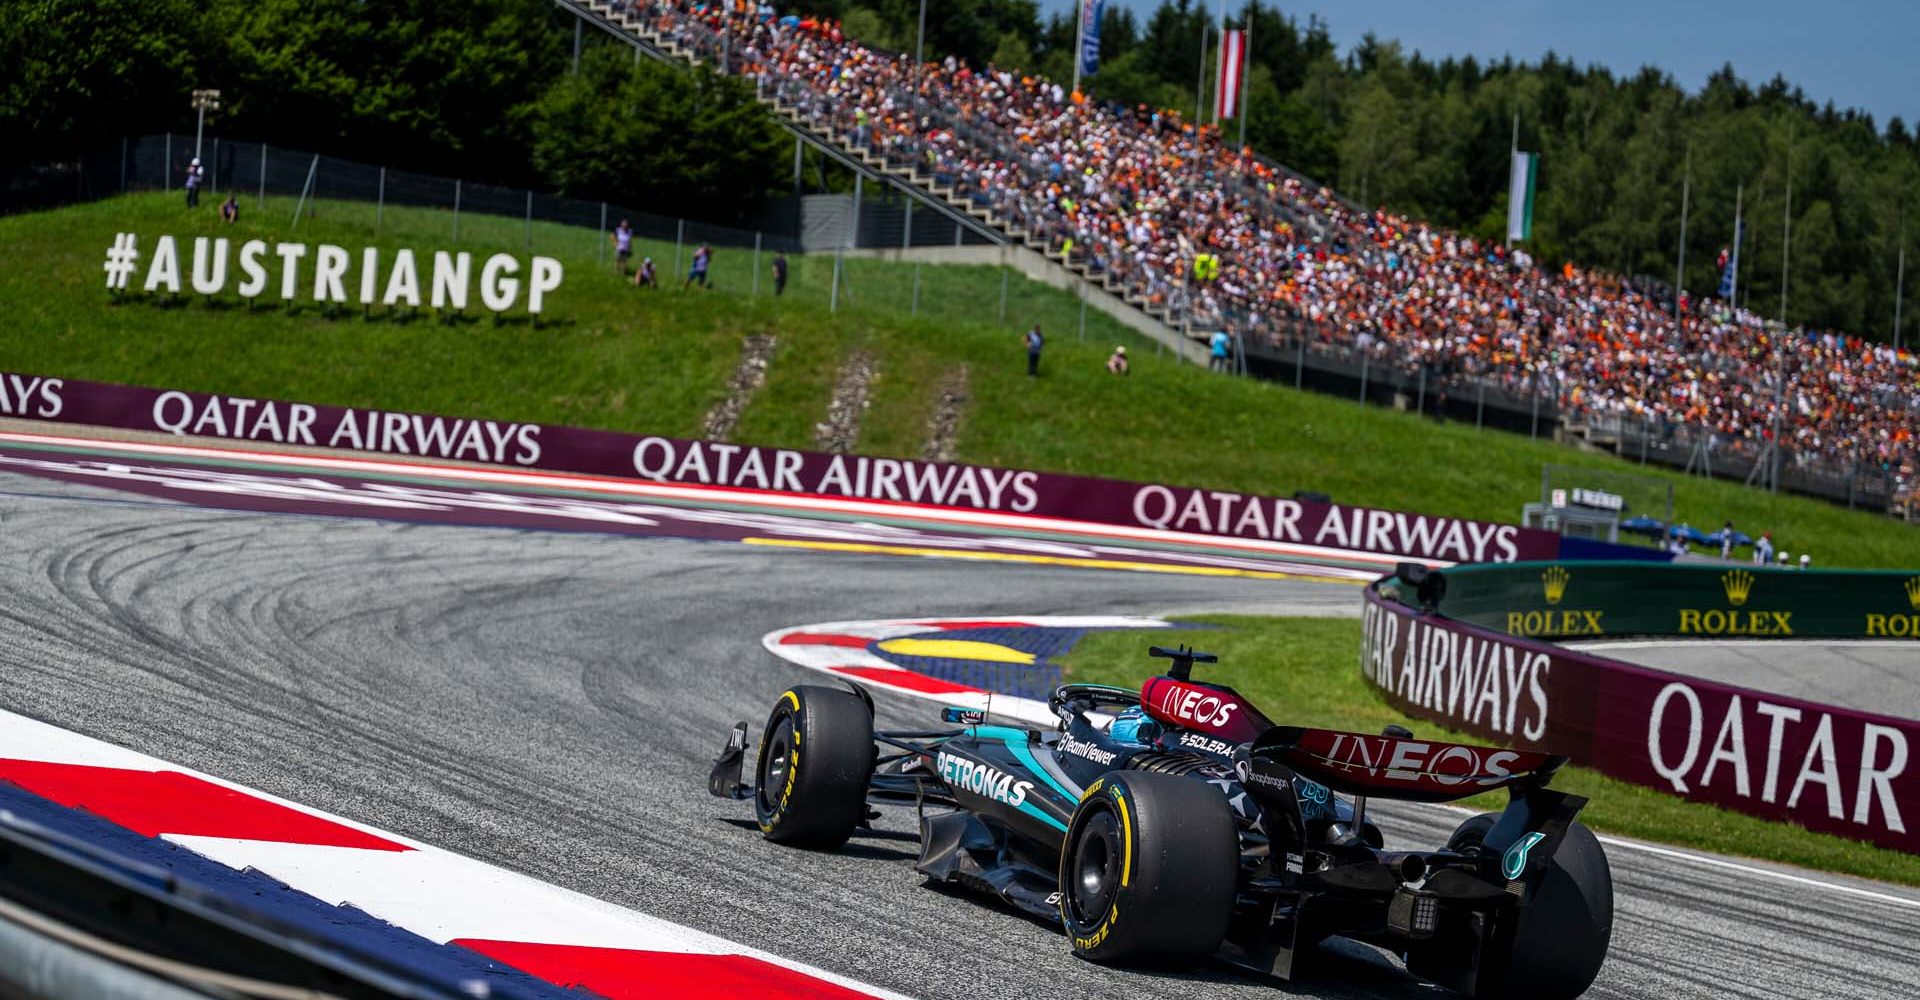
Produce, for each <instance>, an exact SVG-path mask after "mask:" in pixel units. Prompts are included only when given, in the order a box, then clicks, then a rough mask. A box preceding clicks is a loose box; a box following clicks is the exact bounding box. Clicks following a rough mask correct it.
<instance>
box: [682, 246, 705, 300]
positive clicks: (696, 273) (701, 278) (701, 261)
mask: <svg viewBox="0 0 1920 1000" xmlns="http://www.w3.org/2000/svg"><path fill="white" fill-rule="evenodd" d="M712 261H713V248H712V247H710V246H707V245H706V244H705V243H702V244H700V248H699V249H697V250H695V251H694V252H693V270H691V271H688V272H687V280H686V281H685V282H684V283H682V284H681V285H680V290H681V291H683V292H684V291H686V290H687V289H688V288H690V287H692V286H693V285H694V284H696V283H697V284H699V286H700V287H701V288H705V287H707V265H708V264H709V263H711V262H712Z"/></svg>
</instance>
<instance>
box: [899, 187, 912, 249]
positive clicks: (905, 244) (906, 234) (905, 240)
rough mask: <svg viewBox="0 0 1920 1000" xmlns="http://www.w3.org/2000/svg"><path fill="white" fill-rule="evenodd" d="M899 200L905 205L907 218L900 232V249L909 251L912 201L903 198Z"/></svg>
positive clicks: (910, 247)
mask: <svg viewBox="0 0 1920 1000" xmlns="http://www.w3.org/2000/svg"><path fill="white" fill-rule="evenodd" d="M901 200H902V201H904V202H905V203H906V206H907V216H906V222H905V223H904V225H903V228H902V229H901V232H900V249H902V250H909V249H912V247H913V199H912V198H906V197H903V198H902V199H901Z"/></svg>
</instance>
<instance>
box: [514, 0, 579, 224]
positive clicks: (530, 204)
mask: <svg viewBox="0 0 1920 1000" xmlns="http://www.w3.org/2000/svg"><path fill="white" fill-rule="evenodd" d="M573 23H574V26H575V27H579V25H580V22H579V21H577V20H576V21H574V22H573ZM527 252H528V253H532V252H533V189H532V188H528V189H527Z"/></svg>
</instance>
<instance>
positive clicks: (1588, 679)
mask: <svg viewBox="0 0 1920 1000" xmlns="http://www.w3.org/2000/svg"><path fill="white" fill-rule="evenodd" d="M1537 572H1538V571H1536V573H1537ZM1751 572H1752V573H1753V575H1754V576H1755V577H1759V576H1761V571H1759V570H1753V571H1751ZM1774 572H1779V571H1774ZM1446 575H1447V576H1448V577H1449V580H1450V581H1451V577H1452V576H1453V574H1452V573H1451V572H1449V573H1447V574H1446ZM1755 586H1756V587H1758V586H1760V584H1758V583H1756V584H1755ZM1448 588H1449V590H1451V588H1452V583H1451V582H1449V584H1448ZM1403 590H1404V591H1405V592H1404V593H1403ZM1364 601H1365V606H1364V609H1363V621H1362V625H1363V630H1364V638H1363V640H1362V645H1361V654H1360V662H1361V672H1362V673H1363V674H1364V675H1365V676H1366V678H1367V680H1368V681H1369V682H1371V683H1372V684H1373V685H1374V686H1375V687H1376V688H1378V689H1379V690H1380V691H1381V692H1382V693H1383V694H1384V695H1385V696H1386V698H1387V700H1388V701H1389V702H1391V703H1392V704H1394V705H1395V706H1396V707H1398V708H1400V709H1401V710H1402V711H1405V712H1407V713H1408V714H1411V715H1414V716H1418V717H1420V718H1424V719H1428V720H1431V721H1433V722H1436V723H1439V724H1441V725H1444V726H1447V727H1449V728H1451V729H1456V730H1459V731H1461V732H1466V733H1472V734H1473V735H1475V736H1478V737H1480V738H1482V739H1490V740H1497V741H1500V742H1502V743H1506V744H1510V745H1512V746H1516V747H1522V748H1525V749H1531V750H1551V751H1554V752H1557V753H1564V754H1568V755H1570V756H1571V757H1572V758H1573V760H1574V762H1575V763H1578V764H1580V765H1583V766H1586V767H1591V768H1594V769H1596V770H1599V771H1601V772H1602V773H1605V774H1608V775H1610V776H1612V777H1615V778H1619V779H1621V780H1623V781H1631V782H1633V783H1635V784H1639V785H1646V786H1648V787H1650V788H1658V789H1661V790H1664V791H1668V792H1672V793H1673V794H1675V795H1678V796H1680V797H1682V798H1685V799H1689V800H1692V801H1696V802H1706V803H1711V804H1713V805H1716V806H1721V807H1723V808H1726V809H1732V810H1735V811H1737V812H1743V813H1747V814H1749V815H1753V816H1759V817H1762V818H1764V819H1769V820H1776V821H1780V822H1789V823H1797V824H1799V825H1801V826H1804V827H1807V828H1808V829H1811V830H1818V831H1821V832H1824V833H1833V834H1838V835H1840V836H1843V837H1850V838H1854V839H1858V840H1866V841H1870V842H1872V843H1874V844H1878V845H1880V846H1882V847H1888V848H1893V849H1895V850H1901V851H1906V852H1908V853H1920V833H1916V831H1915V828H1914V827H1913V826H1912V824H1913V823H1915V822H1920V766H1916V765H1920V761H1915V760H1914V759H1913V755H1912V752H1911V751H1912V748H1913V746H1914V745H1915V743H1916V742H1920V722H1914V721H1911V720H1907V719H1896V718H1893V717H1891V716H1884V715H1874V714H1871V713H1867V712H1856V711H1853V710H1850V709H1845V708H1838V707H1835V706H1831V705H1820V704H1816V703H1814V702H1809V701H1803V700H1801V699H1798V698H1788V697H1781V696H1776V695H1772V694H1768V693H1766V692H1762V691H1755V690H1751V689H1748V688H1740V687H1734V686H1732V685H1728V684H1719V683H1715V682H1713V681H1708V680H1702V679H1699V678H1695V677H1686V676H1682V675H1679V674H1672V673H1667V672H1665V671H1661V670H1654V669H1651V668H1647V667H1641V666H1637V665H1634V664H1629V663H1622V662H1619V661H1617V660H1610V659H1607V658H1605V657H1602V656H1595V655H1592V654H1590V653H1585V652H1579V651H1575V650H1570V649H1563V648H1561V647H1558V646H1554V645H1552V644H1550V643H1547V642H1544V641H1542V640H1540V639H1536V638H1530V637H1523V636H1510V635H1507V634H1505V633H1503V632H1499V631H1496V630H1494V629H1489V628H1484V627H1482V626H1480V625H1475V624H1472V623H1471V622H1467V621H1461V620H1458V619H1455V618H1450V617H1445V616H1442V615H1440V614H1437V613H1434V612H1432V611H1429V610H1423V609H1421V608H1418V607H1414V606H1411V605H1412V603H1413V602H1415V601H1416V598H1415V595H1414V594H1413V593H1412V592H1411V588H1403V587H1402V585H1401V584H1400V583H1399V582H1398V581H1397V580H1395V579H1394V578H1392V577H1389V578H1386V579H1384V580H1380V581H1378V582H1376V583H1374V584H1371V585H1369V586H1368V587H1367V588H1365V597H1364ZM1442 603H1445V601H1444V600H1443V601H1442ZM1382 763H1383V766H1385V762H1382Z"/></svg>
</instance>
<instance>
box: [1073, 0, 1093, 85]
mask: <svg viewBox="0 0 1920 1000" xmlns="http://www.w3.org/2000/svg"><path fill="white" fill-rule="evenodd" d="M1092 2H1093V0H1080V2H1079V3H1078V4H1076V5H1075V10H1076V13H1075V14H1074V18H1073V20H1074V23H1075V24H1076V25H1077V27H1075V29H1074V32H1073V92H1074V93H1076V94H1078V93H1079V92H1080V64H1081V63H1082V62H1084V61H1086V58H1087V4H1089V3H1092Z"/></svg>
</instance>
